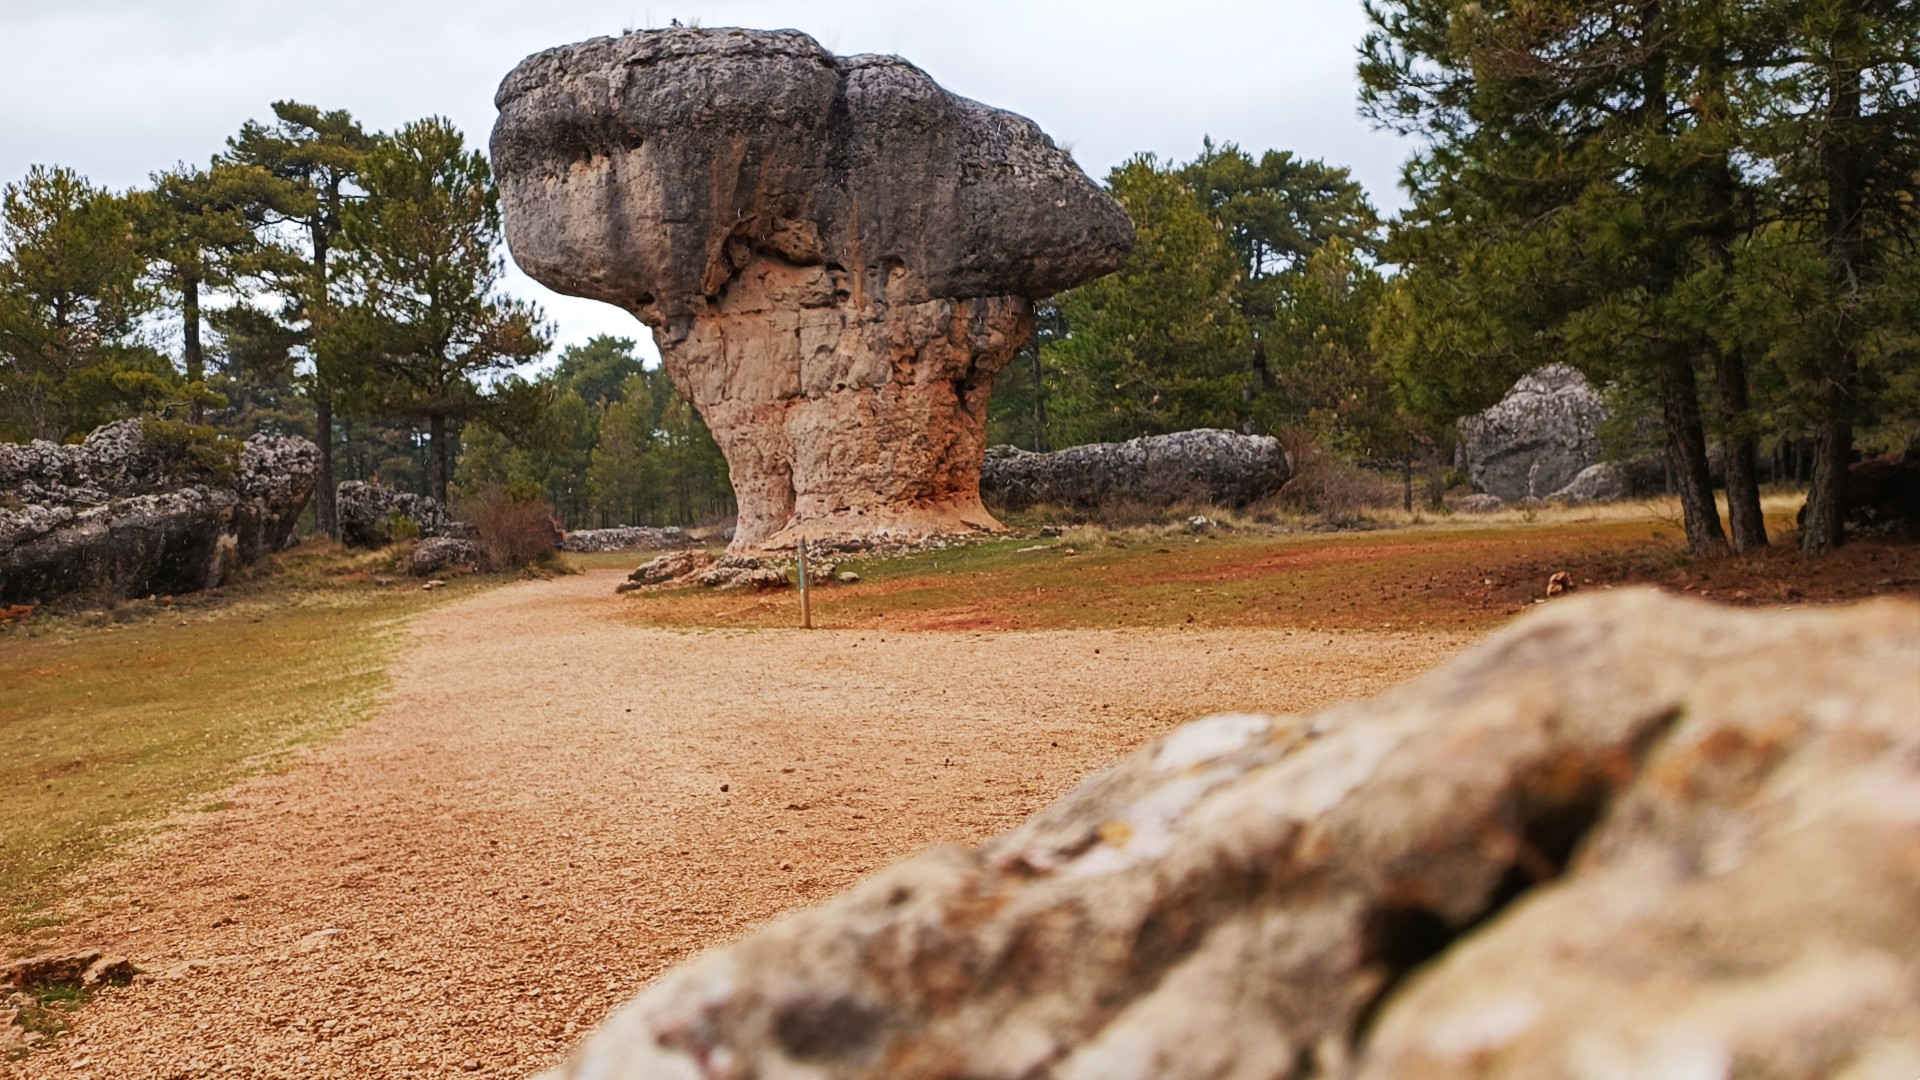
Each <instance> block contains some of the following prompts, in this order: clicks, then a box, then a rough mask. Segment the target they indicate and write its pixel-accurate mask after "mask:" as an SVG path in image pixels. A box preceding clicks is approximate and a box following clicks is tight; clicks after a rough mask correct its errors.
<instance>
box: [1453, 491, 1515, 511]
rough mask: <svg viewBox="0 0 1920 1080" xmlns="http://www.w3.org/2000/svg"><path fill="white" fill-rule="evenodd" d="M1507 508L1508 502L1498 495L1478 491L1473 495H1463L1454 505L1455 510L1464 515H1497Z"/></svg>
mask: <svg viewBox="0 0 1920 1080" xmlns="http://www.w3.org/2000/svg"><path fill="white" fill-rule="evenodd" d="M1506 508H1507V501H1506V500H1505V499H1502V498H1501V497H1500V496H1498V495H1489V494H1487V493H1486V492H1484V491H1476V492H1474V493H1473V494H1471V495H1462V496H1461V497H1460V498H1459V499H1458V500H1457V501H1455V502H1454V504H1453V509H1454V510H1455V511H1456V512H1457V513H1462V514H1497V513H1499V512H1500V511H1502V510H1505V509H1506Z"/></svg>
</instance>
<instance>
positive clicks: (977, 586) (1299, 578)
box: [631, 520, 1920, 631]
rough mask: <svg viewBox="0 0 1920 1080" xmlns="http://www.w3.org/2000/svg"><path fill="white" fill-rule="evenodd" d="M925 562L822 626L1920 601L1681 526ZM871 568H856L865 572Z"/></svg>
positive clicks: (1497, 616)
mask: <svg viewBox="0 0 1920 1080" xmlns="http://www.w3.org/2000/svg"><path fill="white" fill-rule="evenodd" d="M1069 550H1070V549H1069V548H1068V546H1067V545H1065V544H1062V543H1060V542H1057V541H1056V542H1052V544H1051V546H1049V547H1048V548H1046V549H1045V550H1037V551H1028V552H1022V553H1018V554H1017V556H1013V555H1009V554H1008V553H1007V552H1005V551H1002V552H1001V553H1000V554H997V555H990V556H981V555H969V554H967V553H964V552H961V553H955V554H953V555H951V556H947V557H946V563H947V565H946V566H944V567H942V566H940V565H939V562H940V560H939V559H935V558H929V557H925V556H922V557H919V558H918V559H917V560H916V561H915V562H914V563H913V564H912V568H911V569H909V570H907V571H905V572H897V571H887V572H885V573H884V574H883V575H880V576H876V580H872V581H864V582H862V583H860V584H858V585H853V586H834V587H828V588H821V589H817V590H816V591H815V595H816V600H815V619H816V623H817V624H819V625H826V626H839V627H868V628H877V627H884V628H888V629H898V630H903V631H904V630H1040V629H1053V628H1064V627H1071V626H1133V627H1147V626H1162V627H1164V626H1185V625H1197V626H1211V627H1233V626H1247V627H1251V626H1267V627H1296V628H1309V629H1324V628H1345V629H1381V628H1400V629H1405V628H1426V629H1442V628H1444V629H1452V630H1462V631H1475V630H1484V629H1487V628H1490V627H1492V626H1495V625H1498V624H1499V623H1500V622H1502V621H1504V620H1505V619H1507V618H1509V617H1511V616H1513V615H1515V614H1517V613H1519V612H1520V611H1522V610H1524V609H1525V608H1526V607H1527V606H1529V605H1531V604H1533V603H1535V602H1536V601H1540V600H1544V599H1545V598H1546V595H1547V583H1548V580H1549V579H1550V578H1551V577H1552V576H1553V575H1554V574H1555V573H1557V572H1565V573H1567V574H1568V576H1569V577H1570V578H1571V580H1572V583H1573V586H1574V588H1575V589H1582V588H1586V589H1592V588H1606V587H1612V586H1620V585H1629V584H1643V585H1654V586H1657V587H1660V588H1665V589H1669V590H1671V591H1674V592H1683V593H1691V594H1693V595H1698V596H1705V597H1708V598H1709V599H1714V600H1718V601H1722V602H1726V603H1735V604H1763V603H1825V602H1833V601H1843V600H1855V599H1863V598H1866V597H1869V596H1880V595H1889V594H1904V595H1910V596H1920V545H1915V544H1911V543H1896V542H1890V541H1885V540H1873V539H1869V540H1863V541H1861V542H1858V543H1855V544H1851V545H1849V546H1847V547H1845V548H1842V549H1841V550H1840V551H1839V552H1837V553H1835V554H1833V555H1830V556H1827V557H1824V558H1820V559H1808V558H1806V557H1804V556H1802V555H1801V554H1800V553H1799V552H1798V551H1797V550H1795V549H1793V548H1791V547H1787V546H1784V545H1783V546H1778V547H1774V548H1771V549H1769V550H1766V551H1762V552H1758V553H1754V554H1751V555H1741V556H1733V557H1727V558H1721V559H1693V558H1690V557H1688V556H1687V554H1686V552H1685V549H1684V546H1683V544H1682V541H1681V539H1680V537H1679V535H1678V533H1677V530H1675V529H1674V528H1673V527H1672V526H1671V525H1667V524H1665V523H1662V522H1659V521H1652V520H1639V521H1595V522H1581V523H1572V524H1540V525H1533V526H1519V525H1513V526H1505V527H1498V528H1474V529H1459V528H1452V529H1424V530H1420V529H1416V530H1397V531H1392V532H1377V533H1349V534H1337V535H1331V536H1310V537H1301V536H1297V535H1287V536H1270V535H1258V534H1248V533H1238V534H1220V533H1215V534H1210V535H1209V536H1208V537H1206V538H1204V539H1202V540H1199V541H1196V540H1195V539H1193V538H1189V537H1172V538H1163V539H1161V540H1157V541H1155V540H1149V541H1145V542H1136V543H1134V544H1132V545H1131V546H1128V547H1126V548H1117V549H1116V548H1091V549H1087V550H1081V551H1076V552H1073V553H1072V554H1069V553H1068V552H1069ZM856 565H857V564H856ZM631 603H632V617H633V618H634V619H636V620H639V621H644V622H647V623H659V624H668V625H688V626H702V625H704V626H713V625H720V626H742V627H745V626H789V625H792V624H793V622H794V620H795V618H796V612H795V604H796V602H795V600H794V598H793V597H792V596H791V595H787V594H780V595H776V596H772V597H769V596H765V595H754V594H743V593H720V594H716V593H711V592H707V591H704V590H701V591H690V592H676V593H657V594H636V595H635V596H634V598H633V599H632V601H631Z"/></svg>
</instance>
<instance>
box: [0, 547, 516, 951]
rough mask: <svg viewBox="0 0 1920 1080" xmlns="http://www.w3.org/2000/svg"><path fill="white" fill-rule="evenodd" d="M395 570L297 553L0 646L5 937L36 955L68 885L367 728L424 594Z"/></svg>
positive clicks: (7, 636)
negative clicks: (258, 778) (315, 747)
mask: <svg viewBox="0 0 1920 1080" xmlns="http://www.w3.org/2000/svg"><path fill="white" fill-rule="evenodd" d="M388 573H389V571H388V569H387V565H386V557H385V556H381V555H377V554H376V555H351V554H347V553H343V552H340V551H338V550H335V549H331V548H316V549H310V550H305V551H300V552H295V553H289V554H287V555H284V556H281V557H279V558H278V559H276V560H273V565H271V566H269V567H263V568H261V569H259V570H256V572H255V573H254V574H252V575H251V578H250V580H248V581H246V582H244V583H242V584H239V585H237V586H234V587H230V588H227V589H223V590H217V591H216V592H214V593H209V594H198V595H196V596H192V597H180V598H178V599H177V600H176V601H174V602H171V603H167V602H161V601H141V602H133V603H123V604H119V605H116V606H114V607H112V608H110V609H96V610H93V611H85V612H78V613H74V614H69V615H63V616H46V615H36V616H34V617H33V618H31V619H29V620H27V621H26V622H24V623H16V624H12V625H10V626H7V627H6V628H5V630H4V632H0V686H5V687H6V692H5V693H4V694H0V934H6V935H8V936H13V937H17V938H19V939H21V940H18V941H16V942H15V949H16V951H18V950H22V949H26V948H30V947H31V942H30V940H27V939H28V938H29V937H30V936H31V935H33V932H34V931H36V930H39V929H43V928H45V927H48V926H50V925H54V924H56V923H57V922H58V916H57V915H56V914H55V913H54V912H53V911H52V910H51V908H52V906H53V904H54V902H55V901H56V900H58V899H59V896H60V889H61V888H62V887H63V881H64V879H65V878H66V877H67V876H68V875H69V874H70V873H71V872H72V871H74V870H75V869H77V868H79V867H80V866H81V865H83V864H84V863H85V862H87V861H88V860H89V859H92V858H94V857H96V856H98V855H99V854H101V853H102V852H103V851H105V850H107V849H109V848H110V847H112V846H113V845H115V844H117V843H119V842H121V841H123V840H125V839H127V838H129V837H131V836H133V835H136V834H137V833H138V832H139V831H140V830H141V829H142V828H143V827H145V826H147V825H149V824H150V823H152V822H153V821H154V820H156V819H157V818H159V817H160V816H162V815H164V814H166V813H167V812H169V811H173V810H177V809H180V808H182V807H185V806H188V805H190V804H191V801H192V800H193V798H194V797H196V796H201V795H204V794H206V793H209V792H213V791H217V790H219V789H220V788H222V787H224V786H225V785H227V784H229V783H231V782H232V781H233V780H235V779H236V778H238V777H240V776H242V775H245V774H247V773H250V772H257V771H260V770H263V769H268V768H271V767H273V766H274V765H275V764H277V763H279V762H281V761H283V760H285V759H286V757H287V755H288V754H289V753H290V752H292V751H294V750H296V749H297V748H299V747H302V746H305V745H308V744H311V743H313V742H314V741H316V740H319V739H321V738H324V737H325V736H327V735H329V734H332V733H333V732H336V731H338V730H340V729H341V728H343V727H345V726H347V725H349V724H352V723H354V722H355V721H358V720H360V719H362V718H364V717H366V716H367V715H368V714H369V713H370V712H371V710H372V708H373V706H374V703H375V700H376V697H377V695H378V694H379V692H380V690H381V688H382V687H383V686H384V685H385V681H386V674H385V672H386V665H387V662H388V660H389V659H390V657H391V656H392V654H393V651H394V649H395V647H396V645H397V644H398V643H399V641H400V640H401V636H400V634H399V633H398V631H399V630H400V628H401V627H402V626H403V624H404V623H405V622H406V620H407V619H408V618H409V617H411V616H412V615H414V614H416V613H418V612H420V611H422V610H424V609H426V608H428V607H430V606H433V605H436V604H440V603H444V602H445V601H446V600H448V599H451V598H454V597H458V596H462V595H469V594H471V593H472V592H474V591H475V590H477V589H480V588H484V587H485V586H486V585H487V584H489V583H492V582H497V581H499V580H502V579H501V578H498V577H474V578H467V579H461V580H456V581H454V582H451V583H450V584H449V585H448V586H447V587H446V588H443V589H439V590H436V591H434V592H431V593H429V592H423V591H422V590H421V589H420V588H419V583H418V582H417V581H415V580H411V579H408V578H406V577H405V576H402V575H393V578H394V580H393V582H392V583H391V584H389V585H387V586H384V587H383V586H380V585H377V584H376V583H375V580H374V579H375V577H376V576H378V575H386V574H388Z"/></svg>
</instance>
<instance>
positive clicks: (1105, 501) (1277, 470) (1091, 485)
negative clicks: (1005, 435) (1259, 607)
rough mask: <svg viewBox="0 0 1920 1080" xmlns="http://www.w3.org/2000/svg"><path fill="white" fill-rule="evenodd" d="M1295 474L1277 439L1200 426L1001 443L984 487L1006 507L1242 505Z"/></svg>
mask: <svg viewBox="0 0 1920 1080" xmlns="http://www.w3.org/2000/svg"><path fill="white" fill-rule="evenodd" d="M1292 476H1293V460H1292V459H1291V458H1289V457H1288V456H1287V452H1286V450H1284V449H1282V448H1281V446H1280V440H1278V439H1275V438H1273V437H1272V436H1270V435H1241V434H1239V433H1237V432H1232V431H1222V430H1219V429H1218V428H1201V429H1199V430H1196V431H1179V432H1175V433H1173V434H1171V435H1149V436H1146V437H1144V438H1139V439H1129V440H1127V441H1126V442H1121V443H1088V444H1087V445H1085V446H1071V447H1068V448H1067V449H1065V450H1057V451H1054V452H1053V453H1050V454H1039V453H1034V452H1032V451H1028V450H1019V449H1016V448H1014V447H1011V446H996V447H994V448H992V449H991V450H988V451H987V457H986V463H985V465H984V466H983V467H982V468H981V472H980V490H981V492H982V494H984V495H985V496H986V497H987V498H989V499H992V500H993V501H994V502H995V504H996V505H999V506H1004V507H1006V508H1007V509H1009V510H1023V509H1025V508H1027V507H1029V506H1035V505H1052V506H1066V507H1074V508H1076V509H1083V510H1093V509H1098V508H1100V507H1102V506H1107V505H1111V504H1116V503H1133V504H1137V505H1142V506H1150V507H1163V508H1164V507H1174V506H1180V505H1191V504H1194V503H1204V504H1211V505H1214V506H1226V507H1242V506H1246V505H1248V504H1249V503H1253V502H1256V501H1258V500H1260V499H1263V498H1266V497H1267V496H1269V495H1272V494H1274V493H1276V492H1278V491H1279V490H1280V488H1281V487H1282V486H1283V485H1285V484H1286V482H1287V480H1288V479H1290V478H1291V477H1292Z"/></svg>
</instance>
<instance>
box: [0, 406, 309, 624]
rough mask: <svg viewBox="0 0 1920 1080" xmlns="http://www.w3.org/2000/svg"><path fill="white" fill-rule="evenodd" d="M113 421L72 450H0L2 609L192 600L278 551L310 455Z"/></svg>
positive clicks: (305, 491) (280, 443)
mask: <svg viewBox="0 0 1920 1080" xmlns="http://www.w3.org/2000/svg"><path fill="white" fill-rule="evenodd" d="M183 430H184V429H183V428H182V427H181V426H179V425H167V424H164V423H160V422H148V421H140V420H121V421H118V422H116V423H112V424H108V425H106V426H105V427H102V428H99V429H97V430H95V431H94V432H93V433H92V434H91V435H88V436H87V438H86V441H84V442H82V443H80V444H78V445H71V446H62V445H58V444H56V443H51V442H45V441H35V442H32V443H25V444H20V443H0V603H12V602H18V601H29V600H34V601H48V600H56V599H59V598H61V597H65V596H71V595H75V594H103V595H105V596H110V597H113V598H124V597H129V596H147V595H150V594H173V593H187V592H195V591H198V590H200V589H209V588H213V587H215V586H218V585H221V584H224V583H225V582H226V580H227V578H228V577H229V576H230V575H231V574H232V573H233V571H234V570H235V569H237V568H238V567H241V566H244V565H246V564H248V563H251V562H253V561H254V560H255V559H258V558H259V557H260V556H262V555H265V554H268V553H271V552H274V551H278V550H280V549H281V548H282V547H284V546H286V543H287V540H288V539H289V538H290V537H291V536H292V534H293V529H294V526H295V525H296V524H297V523H298V522H299V519H300V514H301V512H302V511H303V510H305V509H306V505H307V499H308V498H309V497H310V496H311V495H312V494H313V482H314V475H315V473H316V470H317V469H318V465H319V460H320V459H319V449H318V448H317V447H315V446H314V445H313V444H312V443H310V442H308V441H307V440H305V439H302V438H298V437H295V436H268V435H255V436H253V437H251V438H249V439H248V440H247V441H246V442H245V443H240V442H237V441H235V440H230V439H220V440H211V439H206V438H201V437H186V436H183V435H182V434H181V432H182V431H183Z"/></svg>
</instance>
